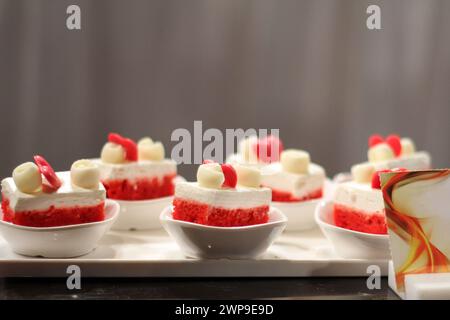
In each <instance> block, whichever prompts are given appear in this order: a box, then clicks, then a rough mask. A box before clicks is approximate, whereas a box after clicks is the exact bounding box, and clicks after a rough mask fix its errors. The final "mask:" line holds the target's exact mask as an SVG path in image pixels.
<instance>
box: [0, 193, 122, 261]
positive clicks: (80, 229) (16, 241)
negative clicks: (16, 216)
mask: <svg viewBox="0 0 450 320" xmlns="http://www.w3.org/2000/svg"><path fill="white" fill-rule="evenodd" d="M105 215H106V217H105V220H103V221H98V222H91V223H83V224H76V225H70V226H62V227H43V228H36V227H24V226H19V225H15V224H12V223H9V222H5V221H3V212H2V211H0V220H1V221H0V233H1V234H2V236H3V237H4V238H5V240H6V241H7V242H8V243H9V245H10V246H11V248H12V250H13V251H14V252H16V253H18V254H22V255H26V256H33V257H36V256H39V257H45V258H71V257H77V256H81V255H84V254H87V253H89V252H91V251H92V250H94V249H95V248H96V246H97V243H98V241H99V240H100V238H101V237H102V236H103V235H104V234H105V233H106V232H107V231H108V230H109V229H110V227H111V225H112V224H113V222H114V220H116V218H117V216H118V215H119V205H118V204H117V202H115V201H112V200H106V202H105Z"/></svg>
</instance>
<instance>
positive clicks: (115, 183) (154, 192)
mask: <svg viewBox="0 0 450 320" xmlns="http://www.w3.org/2000/svg"><path fill="white" fill-rule="evenodd" d="M175 177H176V174H171V175H165V176H164V177H163V178H162V179H159V178H158V177H154V178H152V179H147V178H141V179H137V180H134V181H130V180H127V179H125V180H105V181H102V183H103V185H104V187H105V189H106V194H107V197H108V198H110V199H117V200H149V199H156V198H163V197H169V196H172V195H173V193H174V190H175V186H174V183H173V180H174V179H175Z"/></svg>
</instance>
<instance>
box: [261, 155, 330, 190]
mask: <svg viewBox="0 0 450 320" xmlns="http://www.w3.org/2000/svg"><path fill="white" fill-rule="evenodd" d="M325 179H326V176H325V170H324V169H323V168H322V167H321V166H319V165H317V164H315V163H310V164H309V166H308V173H306V174H297V173H290V172H286V171H284V170H283V168H282V166H281V164H280V163H273V164H270V165H268V166H265V167H264V168H262V169H261V184H262V185H263V186H266V187H269V188H271V189H275V190H279V191H286V192H291V193H292V194H293V195H294V196H296V197H303V196H306V195H308V194H309V193H311V192H313V191H317V190H318V189H320V188H322V186H323V184H324V183H325Z"/></svg>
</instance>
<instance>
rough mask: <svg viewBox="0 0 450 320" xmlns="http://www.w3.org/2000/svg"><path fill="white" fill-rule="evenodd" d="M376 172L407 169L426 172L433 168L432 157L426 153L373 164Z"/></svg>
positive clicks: (421, 152)
mask: <svg viewBox="0 0 450 320" xmlns="http://www.w3.org/2000/svg"><path fill="white" fill-rule="evenodd" d="M370 164H372V165H373V166H374V168H375V170H384V169H395V168H405V169H408V170H426V169H430V168H431V157H430V155H429V154H428V153H427V152H425V151H419V152H416V153H414V154H412V155H408V156H404V157H399V158H395V159H391V160H387V161H380V162H371V163H370Z"/></svg>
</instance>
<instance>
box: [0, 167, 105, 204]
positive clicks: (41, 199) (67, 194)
mask: <svg viewBox="0 0 450 320" xmlns="http://www.w3.org/2000/svg"><path fill="white" fill-rule="evenodd" d="M56 175H57V176H58V177H59V178H60V179H61V182H62V185H61V187H60V188H59V189H58V190H57V191H56V192H53V193H44V192H42V191H40V192H37V193H33V194H27V193H23V192H21V191H20V190H18V189H17V187H16V184H15V183H14V180H13V178H11V177H10V178H6V179H3V180H2V193H3V195H4V196H5V197H6V198H7V199H9V206H10V207H11V209H12V210H14V211H28V210H45V209H48V208H50V207H51V206H55V207H73V206H94V205H98V204H100V203H101V202H102V201H105V197H106V194H105V188H104V187H103V185H102V184H101V183H99V186H98V189H97V190H90V189H82V188H79V187H76V186H72V183H71V180H70V171H64V172H57V173H56Z"/></svg>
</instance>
